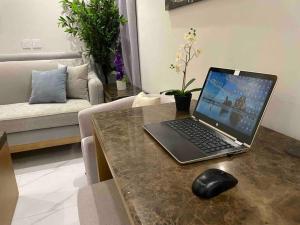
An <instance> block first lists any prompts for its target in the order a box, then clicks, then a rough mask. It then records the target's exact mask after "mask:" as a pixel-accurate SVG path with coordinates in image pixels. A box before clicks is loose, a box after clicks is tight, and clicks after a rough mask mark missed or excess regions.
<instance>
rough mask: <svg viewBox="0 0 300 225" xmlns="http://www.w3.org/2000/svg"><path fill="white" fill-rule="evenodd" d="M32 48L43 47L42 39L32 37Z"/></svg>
mask: <svg viewBox="0 0 300 225" xmlns="http://www.w3.org/2000/svg"><path fill="white" fill-rule="evenodd" d="M32 48H33V49H41V48H42V42H41V39H38V38H34V39H32Z"/></svg>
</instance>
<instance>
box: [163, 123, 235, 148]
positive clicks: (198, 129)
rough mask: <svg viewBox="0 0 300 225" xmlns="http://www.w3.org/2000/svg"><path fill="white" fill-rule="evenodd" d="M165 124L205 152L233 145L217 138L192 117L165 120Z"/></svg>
mask: <svg viewBox="0 0 300 225" xmlns="http://www.w3.org/2000/svg"><path fill="white" fill-rule="evenodd" d="M166 124H167V125H168V126H169V127H171V128H172V129H174V130H175V131H176V132H178V133H180V134H182V135H183V136H184V137H185V138H187V139H188V140H189V141H190V142H192V143H193V144H194V145H196V146H197V147H199V148H200V149H201V150H202V151H204V152H205V153H213V152H218V151H221V150H224V149H228V148H232V147H234V146H232V145H231V144H229V143H227V142H225V141H224V140H222V139H221V138H219V137H218V136H217V135H216V134H214V132H213V131H211V130H209V129H207V128H206V127H205V126H203V125H202V124H201V123H199V122H197V121H194V120H192V119H183V120H171V121H167V122H166Z"/></svg>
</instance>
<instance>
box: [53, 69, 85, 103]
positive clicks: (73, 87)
mask: <svg viewBox="0 0 300 225" xmlns="http://www.w3.org/2000/svg"><path fill="white" fill-rule="evenodd" d="M64 66H65V65H63V64H58V68H63V67H64ZM67 72H68V79H67V97H68V98H80V99H85V100H89V94H88V64H84V65H80V66H68V70H67Z"/></svg>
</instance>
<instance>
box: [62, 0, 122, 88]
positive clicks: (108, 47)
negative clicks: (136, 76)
mask: <svg viewBox="0 0 300 225" xmlns="http://www.w3.org/2000/svg"><path fill="white" fill-rule="evenodd" d="M60 2H61V4H62V7H63V13H64V15H63V16H60V17H59V23H58V24H59V26H61V27H63V28H64V31H65V32H67V33H70V34H71V35H72V36H74V37H77V38H79V40H80V41H82V42H84V44H85V48H86V52H87V53H88V55H91V56H92V57H93V59H94V62H95V64H96V65H98V67H99V66H100V70H103V72H104V82H105V83H107V82H108V77H107V76H108V74H110V72H111V71H112V70H113V68H112V56H113V54H114V53H115V50H116V49H117V47H118V38H119V33H120V25H124V24H126V22H127V20H126V19H125V18H124V16H122V15H120V14H119V9H118V6H117V4H116V1H115V0H89V1H86V0H61V1H60ZM98 75H99V74H98ZM100 78H101V77H100Z"/></svg>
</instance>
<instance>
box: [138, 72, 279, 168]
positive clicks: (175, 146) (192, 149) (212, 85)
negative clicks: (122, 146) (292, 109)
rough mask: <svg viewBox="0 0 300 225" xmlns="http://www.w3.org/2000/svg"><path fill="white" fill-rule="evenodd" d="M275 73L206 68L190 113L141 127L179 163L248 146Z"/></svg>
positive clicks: (269, 93)
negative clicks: (199, 91) (183, 116)
mask: <svg viewBox="0 0 300 225" xmlns="http://www.w3.org/2000/svg"><path fill="white" fill-rule="evenodd" d="M276 81H277V77H276V76H275V75H268V74H261V73H253V72H246V71H238V70H231V69H221V68H210V69H209V71H208V74H207V77H206V80H205V83H204V85H203V88H202V92H201V94H200V96H199V98H198V102H197V105H196V107H195V110H194V112H193V114H192V116H190V117H188V118H185V119H176V120H170V121H164V122H160V123H151V124H146V125H144V129H145V130H146V131H147V132H148V133H149V134H150V135H151V136H152V137H153V138H154V139H155V140H156V141H157V142H158V143H159V144H160V145H161V146H162V147H163V148H164V149H165V150H166V151H167V152H168V153H170V155H171V156H172V157H173V158H174V159H175V160H176V161H177V162H179V163H180V164H187V163H193V162H197V161H203V160H208V159H213V158H217V157H222V156H230V155H234V154H238V153H243V152H246V151H247V150H249V148H250V146H251V144H252V142H253V139H254V137H255V134H256V131H257V129H258V127H259V124H260V121H261V119H262V116H263V113H264V111H265V109H266V106H267V103H268V101H269V99H270V96H271V93H272V91H273V89H274V86H275V83H276Z"/></svg>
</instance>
